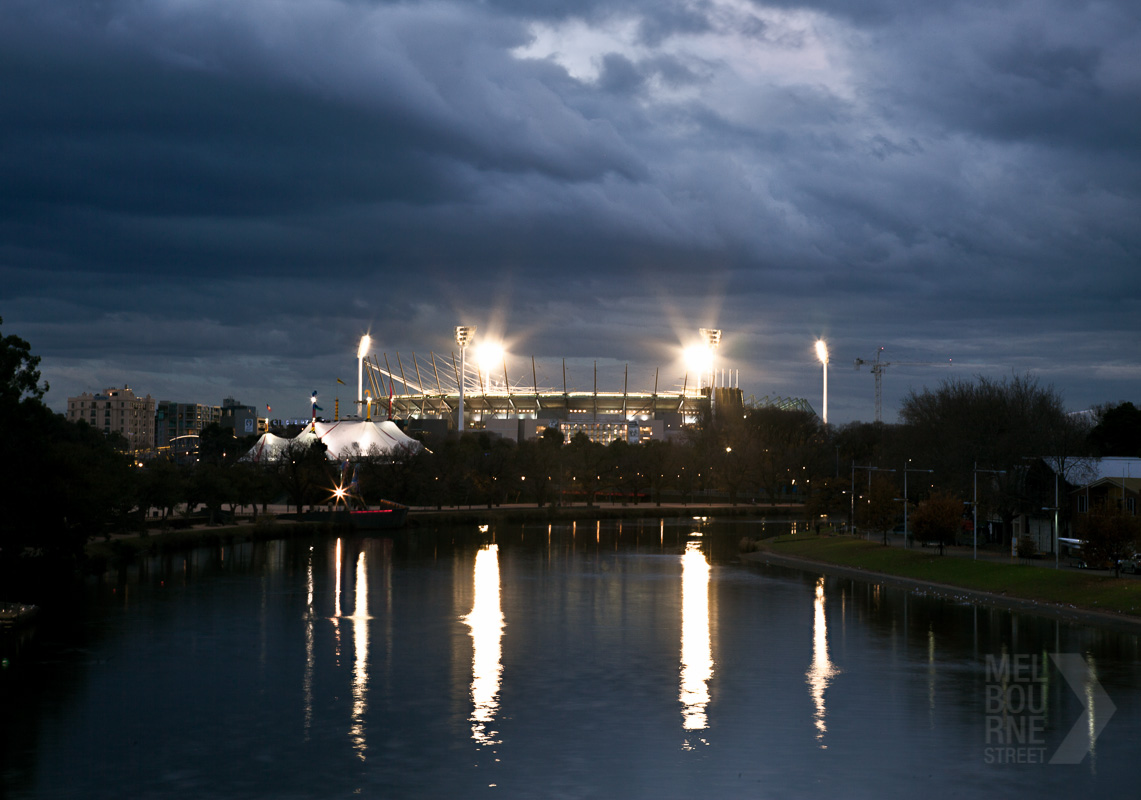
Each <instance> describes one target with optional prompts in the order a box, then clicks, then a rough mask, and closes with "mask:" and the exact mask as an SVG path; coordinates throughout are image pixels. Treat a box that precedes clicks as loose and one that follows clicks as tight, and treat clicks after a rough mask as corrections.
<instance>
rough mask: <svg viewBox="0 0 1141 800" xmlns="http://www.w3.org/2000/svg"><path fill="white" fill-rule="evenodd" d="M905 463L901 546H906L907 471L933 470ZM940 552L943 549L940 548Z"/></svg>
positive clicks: (909, 460)
mask: <svg viewBox="0 0 1141 800" xmlns="http://www.w3.org/2000/svg"><path fill="white" fill-rule="evenodd" d="M910 463H911V459H910V458H909V459H907V464H910ZM907 464H904V465H903V546H904V547H907V473H909V472H934V471H935V470H933V469H916V468H915V467H909V466H907ZM939 552H940V553H942V552H943V551H942V550H940V551H939Z"/></svg>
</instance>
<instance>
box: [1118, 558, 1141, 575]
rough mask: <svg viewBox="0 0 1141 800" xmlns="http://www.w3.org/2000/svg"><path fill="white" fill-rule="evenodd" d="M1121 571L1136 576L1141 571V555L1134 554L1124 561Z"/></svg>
mask: <svg viewBox="0 0 1141 800" xmlns="http://www.w3.org/2000/svg"><path fill="white" fill-rule="evenodd" d="M1121 571H1122V572H1128V573H1129V574H1130V575H1136V574H1137V573H1138V572H1139V571H1141V553H1134V554H1133V555H1132V556H1130V557H1129V558H1126V559H1122V561H1121Z"/></svg>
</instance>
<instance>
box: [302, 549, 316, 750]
mask: <svg viewBox="0 0 1141 800" xmlns="http://www.w3.org/2000/svg"><path fill="white" fill-rule="evenodd" d="M313 621H314V610H313V546H312V545H310V546H309V558H308V560H307V562H306V568H305V674H304V677H303V678H302V679H301V688H302V692H303V693H304V696H305V699H304V703H305V741H309V728H310V727H311V726H312V724H313V665H314V661H315V656H316V653H315V652H314V645H315V642H314V638H313V637H314V630H313Z"/></svg>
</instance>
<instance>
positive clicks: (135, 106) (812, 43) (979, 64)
mask: <svg viewBox="0 0 1141 800" xmlns="http://www.w3.org/2000/svg"><path fill="white" fill-rule="evenodd" d="M0 137H2V138H0V141H2V146H0V278H2V283H0V286H2V288H0V316H3V319H4V326H3V332H4V333H5V334H16V335H19V336H22V337H23V338H25V339H27V340H29V341H30V342H31V344H32V349H33V352H35V353H37V354H39V355H41V356H42V357H43V363H42V365H41V366H42V372H43V376H44V378H45V379H46V380H47V381H49V382H50V384H51V391H50V392H49V394H48V402H49V405H51V406H52V407H53V408H56V409H57V410H62V409H63V408H64V407H65V405H66V399H67V397H68V396H69V395H76V394H79V393H80V392H82V391H98V390H101V389H103V388H106V387H109V386H113V385H123V384H130V386H131V387H132V388H133V389H134V390H136V392H137V393H139V394H144V395H145V394H150V395H152V396H154V397H155V398H158V399H172V400H178V401H183V402H201V403H209V404H218V403H220V401H221V399H222V398H223V397H224V396H231V395H232V396H234V397H236V398H238V399H239V400H241V401H242V402H245V403H247V404H250V405H257V406H260V407H264V406H265V405H266V404H267V403H269V404H271V405H272V406H273V409H274V416H279V415H280V416H294V415H296V416H302V415H306V414H307V413H308V405H309V403H308V397H309V394H310V392H312V391H313V390H314V389H316V390H318V391H319V392H320V393H321V397H322V398H323V399H324V400H323V402H322V405H323V407H324V408H325V409H326V413H331V409H332V398H333V397H335V396H340V397H341V400H342V408H344V404H345V402H347V401H349V400H351V398H352V397H353V395H354V394H355V382H356V360H355V355H356V347H357V341H358V339H359V337H360V335H361V334H362V333H364V332H365V331H370V332H371V334H372V336H373V338H374V340H375V342H376V352H378V353H383V352H387V353H388V354H389V356H390V358H391V359H393V360H394V358H395V353H397V352H400V353H401V355H402V358H403V359H404V360H405V363H406V364H407V363H408V359H409V358H410V355H411V353H412V352H413V351H415V352H416V354H417V356H420V357H426V356H427V354H428V353H429V352H432V351H434V352H436V353H437V354H443V353H447V354H450V353H451V352H452V351H453V350H454V349H455V345H454V343H453V338H452V331H453V328H454V326H455V325H457V324H461V323H462V324H471V325H477V326H478V328H479V335H481V336H483V335H492V334H494V335H502V336H503V337H505V338H506V339H507V340H508V342H509V344H510V355H509V357H508V359H509V361H508V369H509V372H511V373H512V379H513V380H515V379H519V380H523V379H526V381H527V382H528V383H530V380H531V363H530V357H531V356H534V357H535V358H536V360H537V362H538V365H539V366H538V369H539V373H540V374H539V382H540V383H541V384H542V383H547V384H549V385H561V382H562V372H561V363H562V362H561V360H562V359H563V358H566V359H568V379H569V383H570V384H571V385H572V388H573V387H577V388H581V389H590V388H591V386H592V382H593V372H592V367H593V364H594V362H595V361H597V362H598V365H599V370H600V384H601V385H600V389H615V390H620V389H621V388H622V375H623V368H624V366H625V365H626V364H629V371H630V373H629V374H630V388H631V389H635V388H638V389H646V390H649V389H652V388H653V381H654V372H655V369H659V368H660V373H659V375H660V378H659V382H660V388H661V389H662V390H665V389H667V388H671V387H678V388H680V385H681V382H682V380H683V377H684V374H685V368H684V366H682V364H681V363H680V362H679V360H678V359H677V357H676V356H677V350H678V348H679V347H680V346H681V345H684V344H689V343H692V341H693V340H695V339H696V338H697V329H698V328H699V327H715V328H721V329H723V330H724V340H723V343H722V347H721V349H720V351H719V353H718V363H719V365H720V366H723V367H725V368H731V369H734V370H740V384H741V387H742V389H743V390H744V393H745V395H746V397H747V396H748V395H750V394H752V395H755V396H756V397H758V398H760V397H762V396H765V395H779V396H794V397H804V398H807V399H808V400H809V401H810V402H811V403H812V405H813V407H815V408H816V409H817V410H819V409H820V405H821V397H820V395H821V369H820V365H819V364H818V363H817V362H816V361H815V358H814V355H813V343H814V341H815V340H816V339H817V338H818V337H821V336H823V337H825V338H826V339H827V340H828V342H829V346H830V349H831V353H832V364H831V369H830V371H829V418H830V421H832V422H846V421H850V420H867V421H870V420H871V419H873V418H874V383H873V378H872V375H871V374H870V373H869V372H868V370H867V368H866V367H864V368H863V369H861V370H860V371H856V369H855V368H854V361H855V359H856V358H863V359H869V360H870V359H874V358H875V354H876V352H877V350H878V348H880V347H883V348H885V349H884V351H883V359H884V360H885V361H888V362H892V363H893V366H892V367H890V368H888V369H887V370H886V371H885V375H884V416H885V419H887V420H888V421H892V420H894V419H895V416H896V412H897V410H898V407H899V401H900V399H901V397H902V396H903V395H904V394H906V392H907V391H908V390H909V389H912V388H914V389H921V388H922V387H924V386H927V387H930V388H935V387H937V386H938V385H939V383H940V382H941V381H943V380H945V379H947V378H971V377H972V376H976V375H987V376H991V377H1002V376H1003V375H1013V374H1018V375H1022V374H1024V373H1027V372H1029V373H1030V374H1032V375H1034V376H1036V377H1037V378H1038V379H1039V380H1040V381H1041V382H1042V383H1043V384H1044V385H1049V384H1052V385H1053V386H1054V387H1055V388H1057V389H1058V390H1059V391H1060V392H1061V394H1062V395H1063V397H1064V400H1065V402H1066V404H1067V406H1068V407H1069V408H1071V409H1075V410H1076V409H1082V408H1088V407H1090V406H1091V405H1094V404H1099V403H1107V402H1109V403H1116V402H1120V401H1122V400H1132V401H1135V402H1141V391H1139V387H1141V349H1139V343H1141V335H1139V334H1141V303H1139V299H1141V291H1139V290H1138V282H1139V280H1141V269H1139V267H1141V202H1139V199H1141V4H1138V3H1137V2H1136V0H1101V2H1081V1H1080V0H1032V1H1026V2H1006V1H1005V0H977V1H976V0H938V2H935V1H934V0H805V1H804V2H800V1H798V0H776V1H775V2H751V1H750V0H696V1H689V0H483V1H482V2H479V1H477V0H466V1H465V0H457V1H456V2H417V0H409V1H408V2H378V1H376V0H242V2H233V0H100V1H99V2H94V1H93V0H52V2H44V1H43V0H4V2H3V3H0ZM948 359H951V362H950V363H947V362H948ZM907 362H929V363H928V364H926V365H925V364H924V363H907ZM337 378H341V379H343V380H344V381H346V383H348V384H350V387H351V388H346V387H341V386H338V385H337V383H336V380H337Z"/></svg>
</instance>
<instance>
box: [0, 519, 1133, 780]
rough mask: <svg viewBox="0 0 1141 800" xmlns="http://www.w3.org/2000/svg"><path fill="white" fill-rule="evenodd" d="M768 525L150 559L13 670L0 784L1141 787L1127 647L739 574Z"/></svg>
mask: <svg viewBox="0 0 1141 800" xmlns="http://www.w3.org/2000/svg"><path fill="white" fill-rule="evenodd" d="M772 528H773V525H772V523H770V524H769V526H768V532H773V531H772ZM759 530H760V524H759V523H749V522H733V523H728V522H726V523H714V522H700V521H686V522H684V523H679V522H671V521H665V522H660V521H658V520H647V521H645V522H643V523H640V524H639V523H630V522H626V523H622V524H621V525H619V524H618V523H600V524H596V523H589V524H585V525H584V524H578V525H575V526H570V525H568V526H556V527H553V528H548V527H547V526H528V527H519V526H513V527H500V528H499V529H491V530H488V531H484V532H481V531H479V530H477V529H475V528H449V529H440V530H424V529H416V530H414V531H411V532H408V533H402V534H400V535H399V536H395V537H392V538H345V539H340V540H336V539H333V540H316V541H309V540H305V541H283V542H272V543H265V544H245V545H238V546H234V547H226V548H210V549H200V550H195V551H192V552H188V553H186V554H184V555H178V556H165V557H161V558H160V557H155V558H152V559H147V560H144V561H141V562H139V563H137V564H135V565H133V566H131V567H129V568H126V569H124V570H122V571H119V572H115V573H111V574H108V575H106V576H105V577H104V578H103V580H101V581H99V582H98V583H97V584H93V585H92V586H91V588H90V592H89V597H88V602H87V606H86V608H85V609H83V610H82V611H81V612H79V613H78V614H77V616H76V617H75V618H74V619H72V620H70V621H68V623H67V624H65V625H62V626H60V627H57V628H54V629H52V630H49V631H46V632H45V633H44V634H43V635H42V636H41V639H40V641H39V642H38V644H37V646H36V647H34V648H32V649H31V650H30V651H26V654H22V657H21V659H20V661H19V663H18V664H16V665H15V666H14V667H12V668H10V669H9V670H7V672H6V674H5V675H4V676H3V680H4V684H3V688H4V700H5V705H6V708H5V709H4V720H3V723H2V726H3V735H4V745H5V746H4V752H3V762H2V763H3V782H4V790H5V792H6V793H7V796H9V797H51V798H55V797H58V798H64V797H67V798H71V797H84V798H100V797H108V798H110V797H139V798H150V797H154V798H167V797H170V798H175V797H177V798H247V797H248V798H342V797H344V798H350V797H359V796H365V797H409V798H423V797H441V798H444V797H472V796H486V797H567V798H579V797H598V798H610V797H614V798H622V797H632V798H641V797H645V798H651V797H652V798H672V797H702V798H704V797H734V798H735V797H746V798H754V797H756V798H762V797H774V798H777V797H781V798H783V797H814V798H815V797H844V798H863V797H868V798H873V797H874V798H883V797H900V796H904V795H913V794H916V793H920V794H922V795H923V796H924V797H927V798H943V797H980V796H1005V795H1014V794H1015V793H1017V794H1019V795H1023V794H1033V795H1036V796H1040V797H1072V796H1087V795H1089V794H1091V793H1100V794H1102V795H1103V796H1131V795H1132V793H1133V792H1134V791H1135V786H1136V783H1137V774H1138V773H1137V765H1138V763H1141V762H1139V761H1138V758H1137V756H1138V755H1139V749H1141V723H1139V721H1138V715H1139V713H1141V645H1139V642H1138V638H1137V637H1136V636H1134V635H1128V634H1121V633H1115V632H1108V631H1098V630H1094V629H1089V628H1084V627H1078V626H1071V625H1068V624H1064V623H1058V622H1054V621H1052V620H1045V619H1040V618H1035V617H1030V616H1019V615H1014V614H1011V613H1009V612H1005V611H999V610H994V609H989V608H986V607H975V606H971V605H968V604H966V603H963V602H961V601H955V600H944V599H939V598H933V597H927V596H923V595H922V594H918V593H914V592H906V591H903V590H899V589H892V588H887V587H882V586H878V585H876V584H872V583H859V582H853V581H849V580H843V579H838V578H826V577H823V576H821V575H817V574H813V573H805V572H798V571H792V570H783V569H777V568H765V567H760V566H757V565H753V564H742V563H741V562H740V561H739V559H738V557H737V554H736V549H737V542H738V540H739V539H740V538H741V537H742V536H743V535H756V534H757V533H758V532H759ZM1075 658H1076V659H1078V660H1077V661H1075V660H1074V659H1075ZM1067 659H1068V660H1067ZM1067 670H1069V671H1067ZM1051 760H1053V761H1054V762H1055V763H1053V764H1051V763H1040V762H1043V761H1045V762H1049V761H1051ZM1059 761H1061V762H1064V763H1058V762H1059ZM1010 762H1013V763H1010ZM1020 762H1021V763H1020ZM1122 792H1126V793H1127V794H1126V795H1123V794H1122Z"/></svg>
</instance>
